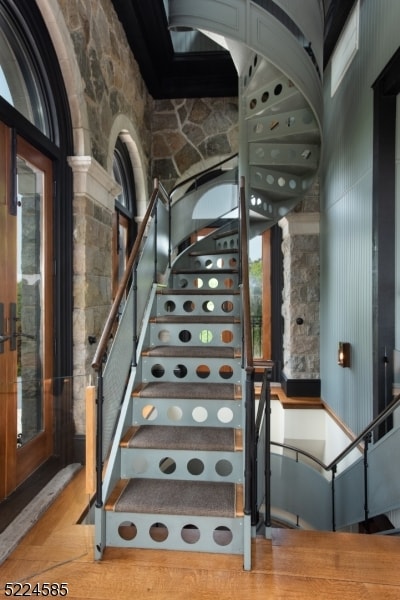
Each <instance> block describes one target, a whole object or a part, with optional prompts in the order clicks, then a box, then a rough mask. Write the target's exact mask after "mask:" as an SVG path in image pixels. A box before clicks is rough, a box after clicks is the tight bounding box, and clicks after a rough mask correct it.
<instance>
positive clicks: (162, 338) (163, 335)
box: [158, 329, 171, 344]
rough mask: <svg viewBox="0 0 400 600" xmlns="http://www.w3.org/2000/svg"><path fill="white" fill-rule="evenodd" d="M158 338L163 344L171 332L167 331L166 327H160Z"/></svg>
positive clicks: (168, 338) (166, 341) (167, 341)
mask: <svg viewBox="0 0 400 600" xmlns="http://www.w3.org/2000/svg"><path fill="white" fill-rule="evenodd" d="M158 339H159V340H160V342H162V343H163V344H168V343H169V341H170V340H171V333H170V332H169V331H168V329H162V330H161V331H159V332H158Z"/></svg>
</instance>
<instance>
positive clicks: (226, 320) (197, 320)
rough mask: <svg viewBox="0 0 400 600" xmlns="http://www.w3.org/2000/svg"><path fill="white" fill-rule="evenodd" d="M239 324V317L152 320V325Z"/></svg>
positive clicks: (202, 316)
mask: <svg viewBox="0 0 400 600" xmlns="http://www.w3.org/2000/svg"><path fill="white" fill-rule="evenodd" d="M239 322H240V320H239V319H238V318H237V317H231V316H229V317H224V316H221V317H214V316H212V317H211V316H207V315H196V316H193V315H165V316H159V317H152V318H151V319H150V323H190V324H191V325H193V324H196V323H201V324H206V325H208V324H209V325H216V324H218V323H221V324H224V325H225V324H231V323H239Z"/></svg>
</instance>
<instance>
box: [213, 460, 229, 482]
mask: <svg viewBox="0 0 400 600" xmlns="http://www.w3.org/2000/svg"><path fill="white" fill-rule="evenodd" d="M232 471H233V466H232V463H231V462H230V461H229V460H226V459H225V458H223V459H221V460H219V461H218V462H217V464H216V465H215V472H216V473H217V475H219V476H220V477H229V475H230V474H231V473H232Z"/></svg>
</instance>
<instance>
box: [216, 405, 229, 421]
mask: <svg viewBox="0 0 400 600" xmlns="http://www.w3.org/2000/svg"><path fill="white" fill-rule="evenodd" d="M217 417H218V420H219V421H220V422H221V423H231V421H232V420H233V410H232V409H231V408H228V407H227V406H223V407H222V408H220V409H219V411H218V412H217Z"/></svg>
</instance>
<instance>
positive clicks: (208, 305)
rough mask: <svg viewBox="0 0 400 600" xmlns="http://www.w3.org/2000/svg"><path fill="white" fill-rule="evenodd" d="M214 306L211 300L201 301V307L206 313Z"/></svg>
mask: <svg viewBox="0 0 400 600" xmlns="http://www.w3.org/2000/svg"><path fill="white" fill-rule="evenodd" d="M214 308H215V304H214V302H213V301H212V300H206V301H205V302H203V305H202V309H203V310H204V312H206V313H210V312H213V310H214Z"/></svg>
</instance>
